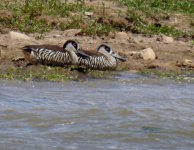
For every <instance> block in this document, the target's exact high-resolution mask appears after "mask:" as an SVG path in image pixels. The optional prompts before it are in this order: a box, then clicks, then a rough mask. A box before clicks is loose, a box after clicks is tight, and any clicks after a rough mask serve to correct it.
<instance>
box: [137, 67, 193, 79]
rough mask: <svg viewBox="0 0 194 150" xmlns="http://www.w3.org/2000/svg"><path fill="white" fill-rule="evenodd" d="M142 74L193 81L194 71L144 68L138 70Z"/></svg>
mask: <svg viewBox="0 0 194 150" xmlns="http://www.w3.org/2000/svg"><path fill="white" fill-rule="evenodd" d="M139 73H140V74H142V75H149V76H156V77H160V78H167V79H171V80H174V81H188V82H190V81H194V77H193V75H194V71H193V70H182V71H176V70H175V71H167V70H153V69H151V70H150V69H146V70H140V72H139Z"/></svg>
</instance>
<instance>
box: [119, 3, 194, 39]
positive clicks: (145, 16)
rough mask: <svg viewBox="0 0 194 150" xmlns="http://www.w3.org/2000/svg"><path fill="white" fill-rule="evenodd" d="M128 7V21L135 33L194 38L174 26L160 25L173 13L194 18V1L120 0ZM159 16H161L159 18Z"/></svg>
mask: <svg viewBox="0 0 194 150" xmlns="http://www.w3.org/2000/svg"><path fill="white" fill-rule="evenodd" d="M119 1H120V2H121V3H122V4H123V5H125V6H127V7H128V15H127V18H128V21H129V22H131V23H132V28H131V30H132V31H133V32H135V33H144V34H159V33H163V34H165V35H170V36H174V37H183V36H187V37H192V36H193V34H191V33H189V32H185V31H181V30H178V29H176V28H175V27H174V26H170V25H165V24H163V23H160V22H161V21H160V20H168V19H169V18H170V16H171V15H172V14H173V13H177V12H178V13H182V14H185V15H189V16H194V1H192V0H186V1H182V0H178V1H177V0H165V1H160V0H150V1H143V0H119ZM158 16H160V17H159V18H158Z"/></svg>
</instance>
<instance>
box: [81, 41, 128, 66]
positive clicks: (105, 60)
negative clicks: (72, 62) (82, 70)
mask: <svg viewBox="0 0 194 150" xmlns="http://www.w3.org/2000/svg"><path fill="white" fill-rule="evenodd" d="M77 55H78V65H79V66H84V67H86V68H87V69H92V70H115V69H116V68H117V66H118V60H120V61H122V62H125V61H126V58H124V57H122V56H120V55H119V54H117V53H115V52H114V50H113V49H112V48H111V47H110V46H109V45H106V44H101V45H100V46H99V47H98V48H97V52H95V53H94V52H91V51H84V55H83V54H77Z"/></svg>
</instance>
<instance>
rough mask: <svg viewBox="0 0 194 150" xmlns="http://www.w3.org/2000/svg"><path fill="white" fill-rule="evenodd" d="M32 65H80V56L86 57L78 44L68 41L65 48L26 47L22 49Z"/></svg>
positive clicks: (53, 46)
mask: <svg viewBox="0 0 194 150" xmlns="http://www.w3.org/2000/svg"><path fill="white" fill-rule="evenodd" d="M21 49H22V50H23V53H24V58H25V59H26V60H28V61H29V62H30V64H33V65H37V64H43V65H49V66H61V67H63V66H65V65H75V64H77V63H78V55H80V56H83V57H84V55H85V54H84V53H83V52H82V51H81V50H80V46H79V44H78V42H76V41H74V40H67V41H66V42H65V43H64V45H63V47H60V46H57V45H26V46H24V47H22V48H21Z"/></svg>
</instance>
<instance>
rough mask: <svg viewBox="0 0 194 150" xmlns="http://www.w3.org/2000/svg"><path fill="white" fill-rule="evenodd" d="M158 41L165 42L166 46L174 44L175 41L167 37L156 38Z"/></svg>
mask: <svg viewBox="0 0 194 150" xmlns="http://www.w3.org/2000/svg"><path fill="white" fill-rule="evenodd" d="M156 40H157V41H163V42H164V43H166V44H170V43H172V42H174V39H173V38H172V37H170V36H166V35H160V36H158V37H157V38H156Z"/></svg>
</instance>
